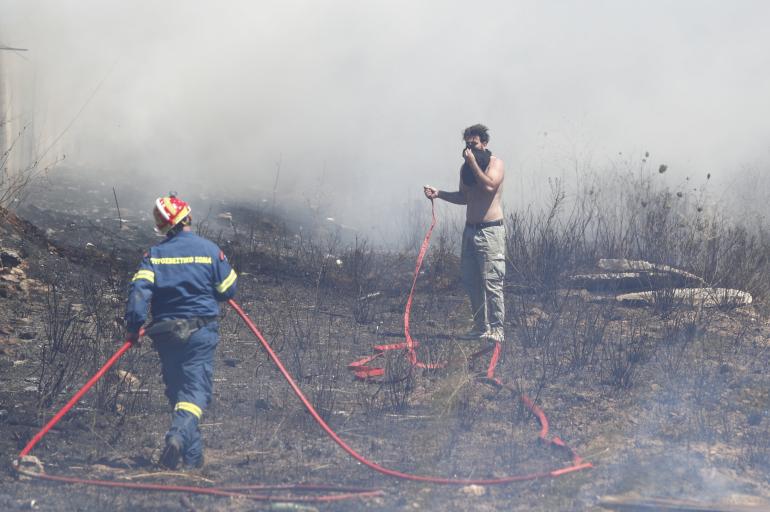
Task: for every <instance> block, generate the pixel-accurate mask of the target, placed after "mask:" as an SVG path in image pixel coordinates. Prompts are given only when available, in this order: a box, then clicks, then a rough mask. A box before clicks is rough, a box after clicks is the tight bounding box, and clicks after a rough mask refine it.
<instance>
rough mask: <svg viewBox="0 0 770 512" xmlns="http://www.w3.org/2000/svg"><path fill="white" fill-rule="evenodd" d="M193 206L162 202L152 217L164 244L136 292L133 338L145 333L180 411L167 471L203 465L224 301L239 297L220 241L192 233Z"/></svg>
mask: <svg viewBox="0 0 770 512" xmlns="http://www.w3.org/2000/svg"><path fill="white" fill-rule="evenodd" d="M190 212H191V210H190V206H189V205H188V204H187V203H186V202H184V201H182V200H181V199H179V198H178V197H175V196H174V195H170V196H169V197H161V198H158V199H157V200H156V201H155V207H154V208H153V216H154V218H155V225H156V228H155V229H156V231H157V232H159V233H161V234H163V235H165V236H166V238H165V240H163V242H161V243H159V244H158V245H156V246H154V247H152V248H150V250H149V251H148V252H146V253H145V255H144V257H143V258H142V262H141V264H140V265H139V270H137V272H136V274H134V277H133V279H132V281H131V284H130V285H129V291H128V301H127V304H126V316H125V320H126V328H127V331H128V335H127V338H128V340H129V341H131V342H133V343H137V342H138V341H139V330H140V329H141V327H142V325H144V323H145V321H146V320H147V309H148V305H149V306H150V311H151V314H152V322H151V323H150V325H149V326H148V327H147V328H146V329H145V334H147V335H148V336H149V337H150V338H152V341H153V346H154V348H155V350H157V352H158V355H159V356H160V362H161V370H162V374H163V382H164V384H165V386H166V397H167V398H168V400H169V403H170V405H171V406H172V408H173V413H172V420H171V428H169V430H168V432H167V433H166V436H165V447H164V449H163V452H162V454H161V456H160V461H159V462H160V464H161V465H162V466H165V467H167V468H169V469H177V468H178V467H179V466H180V463H182V462H183V463H184V465H185V466H188V467H201V466H202V465H203V443H202V440H201V434H200V430H199V428H198V422H199V421H200V419H201V415H202V414H203V410H204V409H205V408H206V406H207V405H208V404H209V402H210V400H211V388H212V374H213V371H214V364H213V363H214V361H213V359H214V351H215V350H216V347H217V343H218V342H219V324H218V322H217V319H218V315H219V304H218V301H225V300H228V299H230V298H232V297H233V296H234V294H235V289H236V274H235V271H234V270H233V269H232V268H231V267H230V264H229V263H228V262H227V258H226V257H225V254H224V253H223V252H222V251H221V250H220V249H219V247H217V245H216V244H214V243H213V242H211V241H209V240H206V239H205V238H202V237H200V236H198V235H196V234H194V233H193V232H192V228H191V226H190V224H191V222H192V217H191V215H190Z"/></svg>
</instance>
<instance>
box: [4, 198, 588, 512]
mask: <svg viewBox="0 0 770 512" xmlns="http://www.w3.org/2000/svg"><path fill="white" fill-rule="evenodd" d="M432 216H433V218H432V222H431V226H430V229H429V230H428V233H427V235H426V236H425V239H424V240H423V243H422V246H421V247H420V253H419V256H418V259H417V265H416V267H415V273H414V279H413V281H412V288H411V290H410V293H409V298H408V300H407V307H406V310H405V312H404V332H405V337H406V343H404V344H394V345H390V346H380V347H379V348H380V349H381V350H380V354H381V353H382V351H384V350H393V349H405V350H406V353H407V357H408V359H409V361H410V363H411V364H412V365H413V366H415V367H417V368H426V369H431V368H438V367H440V365H439V364H436V363H423V362H420V361H419V360H418V359H417V355H416V351H415V348H416V347H417V346H418V345H419V344H418V343H417V342H415V341H414V340H413V339H412V337H411V335H410V333H409V316H410V312H411V304H412V298H413V295H414V289H415V284H416V282H417V276H418V275H419V270H420V267H421V266H422V261H423V259H424V257H425V253H426V251H427V248H428V245H429V241H430V236H431V233H432V232H433V228H434V226H435V224H436V215H435V210H434V211H433V212H432ZM228 303H229V304H230V306H232V307H233V309H235V311H236V312H237V313H238V315H239V316H240V317H241V318H242V319H243V321H244V322H245V323H246V325H247V326H248V327H249V329H250V330H251V331H252V333H254V335H255V336H256V337H257V339H258V340H259V342H260V343H261V344H262V347H263V348H264V349H265V351H266V352H267V354H268V356H269V357H270V359H271V360H272V361H273V363H274V364H275V365H276V366H277V367H278V370H279V371H280V372H281V374H282V375H283V376H284V378H285V379H286V381H287V382H288V383H289V386H290V387H291V388H292V390H293V391H294V393H295V395H296V396H297V398H299V400H300V401H301V402H302V404H303V405H304V406H305V408H306V409H307V410H308V412H309V413H310V414H311V416H312V417H313V418H314V419H315V420H316V422H317V423H318V424H319V426H320V427H321V428H322V429H323V430H324V432H326V434H327V435H328V436H329V437H330V438H331V439H332V440H333V441H334V442H335V443H337V444H338V445H339V446H340V447H341V448H342V449H343V450H344V451H345V452H347V453H348V454H349V455H350V456H351V457H353V458H354V459H355V460H357V461H358V462H360V463H361V464H363V465H365V466H367V467H369V468H370V469H372V470H374V471H377V472H379V473H382V474H385V475H388V476H392V477H395V478H400V479H404V480H412V481H419V482H428V483H435V484H447V485H471V484H475V485H499V484H506V483H511V482H519V481H524V480H534V479H538V478H553V477H557V476H561V475H564V474H566V473H571V472H574V471H579V470H582V469H587V468H590V467H592V465H591V463H589V462H583V460H582V459H581V458H580V457H579V456H578V455H577V454H576V453H575V452H574V451H573V450H572V449H571V448H570V447H568V446H567V445H566V444H565V443H564V442H563V441H562V440H561V439H559V438H558V437H554V438H551V439H549V438H548V419H547V418H546V416H545V413H544V412H543V411H542V409H540V408H539V407H538V406H537V405H535V404H534V403H533V402H532V400H531V399H530V398H529V397H527V396H522V397H521V400H522V402H523V403H524V405H525V406H526V407H527V408H528V409H529V410H530V411H531V412H532V413H533V414H534V415H535V416H536V417H537V419H538V421H539V422H540V427H541V428H540V433H539V439H540V440H542V441H544V442H546V443H548V444H551V445H553V446H557V447H560V448H564V449H566V450H567V451H569V453H571V454H572V465H570V466H567V467H563V468H559V469H555V470H551V471H544V472H538V473H529V474H525V475H511V476H504V477H498V478H475V479H455V478H445V477H435V476H426V475H415V474H411V473H405V472H402V471H398V470H394V469H389V468H386V467H383V466H381V465H379V464H377V463H376V462H372V461H370V460H368V459H367V458H365V457H364V456H362V455H360V454H359V453H358V452H356V451H355V450H354V449H353V448H351V447H350V446H349V445H348V444H347V443H345V441H343V440H342V438H340V437H339V436H338V435H337V434H336V433H335V432H334V431H333V430H332V429H331V427H329V425H328V424H327V423H326V422H325V421H324V420H323V418H321V416H320V415H319V414H318V412H317V411H316V410H315V408H314V407H313V405H312V404H311V403H310V401H309V400H308V399H307V397H305V395H304V393H302V390H300V388H299V386H298V385H297V383H296V381H295V380H294V379H293V378H292V376H291V375H290V374H289V372H288V371H287V370H286V368H285V367H284V365H283V363H282V362H281V360H280V359H279V358H278V356H277V355H276V354H275V352H274V351H273V349H272V347H271V346H270V345H269V344H268V343H267V341H266V340H265V338H264V337H263V336H262V334H261V333H260V332H259V330H258V329H257V327H256V326H255V325H254V323H253V322H252V321H251V319H250V318H249V317H248V316H247V315H246V313H245V312H244V311H243V309H242V308H241V307H240V306H239V305H238V304H237V303H236V302H235V301H234V300H229V301H228ZM141 334H142V333H140V335H141ZM131 346H132V343H131V342H130V341H126V342H125V343H124V344H123V345H122V346H121V347H120V349H119V350H118V351H117V352H115V354H113V355H112V357H110V359H109V360H108V361H107V362H106V363H105V364H104V366H102V368H100V369H99V371H98V372H97V373H96V374H94V376H93V377H91V379H90V380H89V381H88V382H87V383H86V384H85V385H84V386H83V387H82V388H81V389H80V390H79V391H78V392H77V393H75V395H74V396H73V397H72V398H71V399H70V401H69V402H67V404H66V405H65V406H64V407H62V408H61V410H60V411H59V412H57V413H56V414H55V415H54V417H53V418H51V420H49V421H48V423H46V424H45V426H43V428H41V429H40V431H39V432H38V433H37V434H36V435H35V436H34V437H33V438H32V439H31V440H30V441H29V442H28V443H27V445H26V446H25V447H24V449H22V451H21V452H20V453H19V455H18V457H17V460H16V461H14V467H15V468H16V471H17V472H18V473H20V474H23V475H26V476H29V477H35V478H40V479H45V480H50V481H56V482H64V483H74V484H81V485H93V486H103V487H117V488H123V489H139V490H148V491H166V492H188V493H196V494H208V495H216V496H240V497H245V498H249V499H254V500H262V501H313V502H329V501H338V500H342V499H351V498H361V497H369V496H375V495H378V494H381V493H382V491H380V490H377V489H359V488H352V489H351V488H340V487H331V486H323V485H317V486H313V485H297V486H286V487H283V489H289V490H302V491H308V490H322V491H336V492H341V493H343V494H336V495H324V496H272V495H267V494H258V493H254V492H251V491H254V490H271V489H275V487H270V486H242V487H208V488H206V487H195V486H178V485H161V484H140V483H128V482H116V481H112V480H95V479H81V478H75V477H67V476H55V475H48V474H45V473H42V472H38V471H30V470H27V469H25V468H23V467H22V463H23V461H24V460H23V459H24V458H25V457H26V456H27V455H28V454H29V453H30V451H31V450H32V449H33V448H34V447H35V445H37V443H38V442H40V440H41V439H42V438H43V437H44V436H45V435H46V434H47V433H48V432H49V431H50V430H51V428H52V427H53V426H54V425H55V424H56V423H58V422H59V420H61V418H62V417H63V416H64V415H65V414H66V413H67V412H68V411H69V410H70V409H71V408H72V407H73V406H74V405H75V404H76V403H77V402H78V401H79V400H80V399H81V398H82V396H83V395H84V394H85V393H86V392H87V391H88V390H89V389H90V388H91V387H92V386H93V385H94V384H95V383H96V382H97V381H98V380H99V379H101V378H102V376H103V375H104V374H105V373H106V372H107V370H109V369H110V368H111V367H112V366H113V365H114V364H115V362H116V361H117V360H118V359H120V358H121V357H122V356H123V354H125V352H126V351H127V350H128V349H129V348H131ZM482 352H485V351H482ZM499 353H500V346H499V343H498V344H497V345H496V346H495V348H494V352H493V355H492V360H491V361H490V366H489V369H488V370H487V377H488V378H489V379H492V380H493V381H494V382H496V383H497V384H501V383H500V381H499V380H498V379H496V378H495V377H494V368H495V365H496V364H497V358H498V357H499ZM378 355H379V354H378ZM375 357H377V355H375V356H372V357H370V358H366V359H365V360H362V361H358V362H357V363H358V368H359V369H360V370H362V371H366V370H368V371H371V370H373V369H371V368H367V367H366V363H368V362H369V361H371V360H372V359H374V358H375ZM355 364H356V363H352V364H351V366H354V365H355ZM370 376H371V375H370Z"/></svg>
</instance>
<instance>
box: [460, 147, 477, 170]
mask: <svg viewBox="0 0 770 512" xmlns="http://www.w3.org/2000/svg"><path fill="white" fill-rule="evenodd" d="M463 156H464V157H465V161H466V162H468V165H470V166H473V164H476V165H478V163H477V162H476V155H474V154H473V151H471V148H465V151H463Z"/></svg>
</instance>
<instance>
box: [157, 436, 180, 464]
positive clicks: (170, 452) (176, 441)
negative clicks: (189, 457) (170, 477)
mask: <svg viewBox="0 0 770 512" xmlns="http://www.w3.org/2000/svg"><path fill="white" fill-rule="evenodd" d="M181 458H182V440H181V439H180V438H179V437H177V436H169V437H168V438H166V447H165V448H164V449H163V453H161V454H160V460H159V461H158V462H159V463H160V465H161V466H163V467H166V468H168V469H177V468H178V467H179V461H180V460H181Z"/></svg>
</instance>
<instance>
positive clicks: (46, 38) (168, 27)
mask: <svg viewBox="0 0 770 512" xmlns="http://www.w3.org/2000/svg"><path fill="white" fill-rule="evenodd" d="M768 19H770V2H766V1H732V2H727V1H723V0H719V1H707V0H697V1H696V0H686V1H685V0H681V1H675V0H666V1H653V0H644V1H641V0H628V1H623V0H607V1H599V0H581V1H578V0H574V1H512V0H504V1H492V0H487V1H483V2H459V1H438V0H436V1H431V2H428V1H425V2H415V1H411V2H405V1H398V0H383V1H367V0H346V1H321V0H305V1H298V0H282V1H280V2H256V1H239V2H235V1H231V2H213V1H211V2H202V1H197V2H195V1H178V2H159V1H132V2H125V1H123V2H117V1H105V0H98V1H96V0H93V1H74V0H73V1H66V2H61V1H53V0H52V1H34V0H18V1H12V0H0V44H4V45H9V46H18V47H24V48H28V49H29V51H28V52H26V53H25V54H23V58H22V57H21V56H20V55H18V54H12V53H7V52H5V53H4V54H3V55H2V58H3V61H2V62H3V63H4V67H3V70H2V72H3V73H6V74H10V75H11V76H10V79H11V83H12V84H13V87H14V94H13V98H14V100H15V106H16V108H17V109H19V110H22V109H23V111H22V112H21V114H22V116H23V118H24V119H30V120H31V119H34V122H33V123H32V125H33V128H34V133H35V134H36V143H37V144H38V146H39V147H40V148H41V150H42V149H44V148H46V147H48V146H49V145H50V143H51V142H52V141H54V140H55V139H56V137H58V136H59V135H60V134H61V133H62V131H63V130H65V129H66V128H67V127H68V126H70V124H71V126H70V127H69V129H68V130H67V131H66V133H64V135H63V136H62V137H61V138H60V139H59V141H58V142H57V143H56V145H55V146H54V148H53V149H52V150H51V152H50V153H49V157H52V156H54V155H57V154H62V153H66V154H67V159H68V161H69V162H70V163H72V164H78V165H83V166H87V167H90V168H99V169H104V170H105V177H107V178H108V177H109V176H110V173H112V172H115V173H123V174H125V173H127V172H128V173H133V174H135V175H136V176H137V180H138V181H140V182H141V183H142V186H144V187H146V188H147V189H148V190H150V191H153V193H152V194H151V195H155V194H161V193H164V192H166V191H167V190H169V189H171V188H173V189H176V190H178V191H179V192H180V194H183V193H184V191H187V190H190V189H193V188H195V189H196V190H197V189H199V188H200V187H206V188H207V189H209V190H218V189H219V188H229V187H232V189H233V190H237V191H239V192H240V193H250V191H251V190H252V188H250V187H253V190H256V189H260V190H264V191H268V192H270V191H272V187H273V184H274V181H275V175H276V162H279V161H280V162H281V176H280V179H279V185H278V192H279V195H280V197H281V198H282V200H283V201H286V202H289V201H300V202H303V203H312V204H320V205H322V206H325V207H329V208H331V209H330V210H329V211H331V212H332V213H334V214H335V215H338V216H339V217H340V218H341V219H342V220H343V221H346V222H349V223H359V222H364V223H367V222H371V221H372V220H373V219H375V218H380V217H383V216H387V217H389V218H394V216H395V215H396V214H397V213H398V212H404V211H405V208H407V209H408V208H409V207H410V206H409V205H412V206H411V207H413V205H414V202H415V201H419V200H420V198H421V193H422V192H421V186H422V185H423V184H426V183H430V184H433V185H436V186H438V187H439V188H445V189H446V188H456V187H457V182H458V169H459V166H460V164H461V160H460V156H459V155H460V150H461V147H462V141H461V138H460V134H461V131H462V129H463V128H464V127H466V126H468V125H470V124H473V123H476V122H483V123H485V124H487V125H488V126H489V127H490V130H491V137H492V139H491V142H490V149H492V151H493V152H494V153H496V154H497V155H498V156H500V157H501V158H502V159H503V160H504V161H505V163H506V169H507V179H506V185H505V198H506V202H507V204H508V207H509V208H512V207H515V206H518V205H521V204H522V203H524V202H526V201H527V200H528V198H531V197H535V196H534V195H533V193H532V191H533V189H538V188H540V187H541V186H542V184H544V183H545V182H546V177H549V176H565V177H567V178H568V179H573V180H574V176H575V169H576V168H578V169H581V170H587V169H592V170H597V171H600V170H603V169H607V168H609V167H611V163H612V162H617V161H619V160H623V159H624V158H627V157H628V158H632V159H638V158H641V155H642V154H643V153H644V152H645V151H649V152H650V153H651V158H650V164H651V165H654V166H657V165H658V164H659V163H666V164H667V165H669V168H670V169H671V173H670V176H671V177H670V178H667V179H671V180H674V181H676V180H677V179H681V178H682V177H684V176H686V175H689V176H698V177H700V176H705V174H706V173H707V172H710V173H712V174H713V175H714V179H715V180H723V183H729V182H731V180H733V181H734V180H735V179H737V178H736V177H737V176H738V175H739V171H740V170H741V169H746V168H749V169H754V170H755V169H757V167H758V166H759V167H761V166H763V165H764V164H765V163H766V162H767V161H768V160H770V158H769V157H770V149H769V147H770V146H769V145H768V141H770V93H769V92H768V91H770V50H769V49H770V32H769V31H768V30H767V27H766V25H767V20H768ZM6 76H8V75H6ZM73 120H74V122H73ZM619 153H622V154H623V155H622V156H621V155H619ZM418 204H421V203H418ZM426 208H427V206H426ZM335 212H336V213H335Z"/></svg>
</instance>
